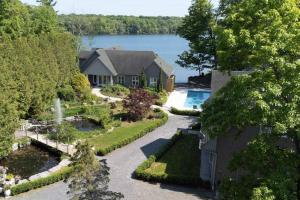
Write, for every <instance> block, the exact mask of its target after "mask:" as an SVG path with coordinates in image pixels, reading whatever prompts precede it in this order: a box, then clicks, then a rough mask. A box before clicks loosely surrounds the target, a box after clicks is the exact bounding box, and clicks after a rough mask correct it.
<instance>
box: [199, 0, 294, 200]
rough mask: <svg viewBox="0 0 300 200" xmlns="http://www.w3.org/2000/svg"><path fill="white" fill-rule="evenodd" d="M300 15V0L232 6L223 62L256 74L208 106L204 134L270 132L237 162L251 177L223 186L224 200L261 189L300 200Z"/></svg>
mask: <svg viewBox="0 0 300 200" xmlns="http://www.w3.org/2000/svg"><path fill="white" fill-rule="evenodd" d="M299 18H300V9H299V6H298V5H297V1H295V0H279V1H261V0H241V1H237V2H234V3H231V4H227V6H226V7H225V10H224V18H223V19H222V20H221V21H220V23H219V24H220V25H219V27H218V36H217V38H218V58H219V65H220V67H221V69H222V70H226V71H231V70H251V71H252V73H251V74H248V75H244V76H240V77H235V78H233V79H232V80H231V82H230V83H229V84H228V85H227V86H226V87H224V88H223V89H221V90H220V91H219V92H218V93H217V94H216V95H215V97H214V98H213V99H212V100H211V101H209V102H207V103H206V104H205V105H204V106H203V109H204V110H203V114H202V116H201V120H202V124H203V129H204V130H205V131H206V132H207V133H208V134H209V135H210V136H212V137H216V136H219V135H222V134H224V133H228V131H229V130H230V129H231V128H237V129H239V130H243V129H244V128H246V127H249V126H260V127H261V128H262V134H259V135H258V136H257V137H255V138H254V140H253V141H251V142H250V143H249V144H248V146H247V147H246V149H245V150H243V151H241V152H240V153H238V154H237V155H236V156H235V157H234V159H233V160H232V162H231V163H230V165H229V168H230V169H231V170H232V171H236V170H238V169H243V171H244V172H245V173H243V175H242V177H241V178H240V179H238V180H234V179H233V180H227V181H223V184H222V187H221V188H222V189H221V192H222V197H223V199H249V198H250V196H251V195H254V194H255V193H257V191H255V188H257V187H260V188H265V189H266V188H267V191H268V193H269V194H272V195H270V196H275V198H276V199H300V173H299V171H300V84H299V82H300V62H299V60H298V59H299V57H300V39H299V35H300V23H299ZM282 143H284V144H290V145H286V146H285V147H284V146H282V145H280V144H282ZM275 158H276V159H275ZM272 198H273V197H270V199H272Z"/></svg>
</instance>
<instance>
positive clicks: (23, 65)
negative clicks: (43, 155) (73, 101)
mask: <svg viewBox="0 0 300 200" xmlns="http://www.w3.org/2000/svg"><path fill="white" fill-rule="evenodd" d="M43 2H44V1H43ZM47 2H48V1H47ZM49 2H50V1H49ZM51 2H52V1H51ZM76 57H77V52H76V39H75V38H74V36H72V35H71V34H70V33H67V32H65V31H64V30H63V28H61V27H60V26H59V23H58V20H57V15H56V12H55V11H54V10H53V8H52V6H51V5H48V4H47V3H45V2H44V3H41V5H39V6H32V7H31V6H27V5H24V4H22V3H21V2H20V1H19V0H3V1H0V68H1V75H0V76H1V80H0V102H1V104H0V105H1V106H0V115H1V118H0V123H1V126H0V137H1V144H0V157H2V156H5V155H7V153H9V151H10V149H11V146H12V142H13V136H14V131H15V130H16V128H17V127H18V123H17V122H18V119H19V118H28V117H32V116H34V115H36V114H39V113H41V112H43V111H45V110H46V109H47V108H48V107H49V105H51V104H52V103H53V99H54V98H55V97H56V96H57V91H58V89H59V88H61V87H63V86H64V85H68V84H70V77H72V76H73V74H74V73H75V72H76V71H77V67H76V65H77V59H76ZM2 139H3V140H2Z"/></svg>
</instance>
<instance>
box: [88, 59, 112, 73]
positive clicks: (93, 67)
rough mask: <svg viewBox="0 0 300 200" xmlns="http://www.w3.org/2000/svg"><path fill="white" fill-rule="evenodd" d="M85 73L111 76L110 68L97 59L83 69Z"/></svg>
mask: <svg viewBox="0 0 300 200" xmlns="http://www.w3.org/2000/svg"><path fill="white" fill-rule="evenodd" d="M84 73H85V74H94V75H106V76H113V74H112V73H111V72H110V70H108V69H107V67H106V66H105V65H104V64H103V63H102V62H101V61H100V60H99V59H95V60H94V61H93V62H92V63H91V64H90V65H89V66H88V67H87V68H86V69H85V71H84Z"/></svg>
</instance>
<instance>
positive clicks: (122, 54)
mask: <svg viewBox="0 0 300 200" xmlns="http://www.w3.org/2000/svg"><path fill="white" fill-rule="evenodd" d="M79 61H80V71H81V72H82V73H84V74H86V75H87V77H88V79H89V81H90V83H91V85H92V86H103V85H107V84H110V85H113V84H121V85H124V86H126V87H139V86H140V82H141V81H140V76H141V74H142V73H144V74H145V76H146V79H147V83H148V84H147V85H148V86H150V87H156V85H157V83H158V81H159V79H160V77H162V83H163V88H165V89H166V90H167V91H172V90H173V85H174V75H173V68H172V66H171V65H169V64H167V63H166V62H165V61H164V60H163V59H162V58H161V57H159V56H158V55H157V54H155V53H154V52H153V51H128V50H121V49H117V48H111V49H102V48H96V49H91V50H90V51H81V52H80V55H79Z"/></svg>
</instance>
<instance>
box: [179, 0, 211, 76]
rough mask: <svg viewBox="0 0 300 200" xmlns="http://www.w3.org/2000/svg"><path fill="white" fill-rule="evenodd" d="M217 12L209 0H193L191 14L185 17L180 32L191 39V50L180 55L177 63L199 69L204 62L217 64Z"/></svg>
mask: <svg viewBox="0 0 300 200" xmlns="http://www.w3.org/2000/svg"><path fill="white" fill-rule="evenodd" d="M216 20H217V19H216V14H215V11H214V10H213V5H212V4H211V3H210V1H208V0H193V3H192V6H191V7H190V8H189V15H187V16H186V17H184V19H183V23H182V25H181V26H180V27H179V28H178V30H177V32H178V34H179V35H180V36H181V37H183V38H185V39H187V40H188V41H189V47H190V50H188V51H184V52H183V53H182V54H181V55H179V60H178V61H177V63H178V64H179V65H180V66H182V67H184V68H190V69H193V70H197V71H199V74H200V73H201V71H202V70H203V65H204V64H212V65H213V67H216V66H217V54H216V36H215V32H214V27H215V25H216Z"/></svg>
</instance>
